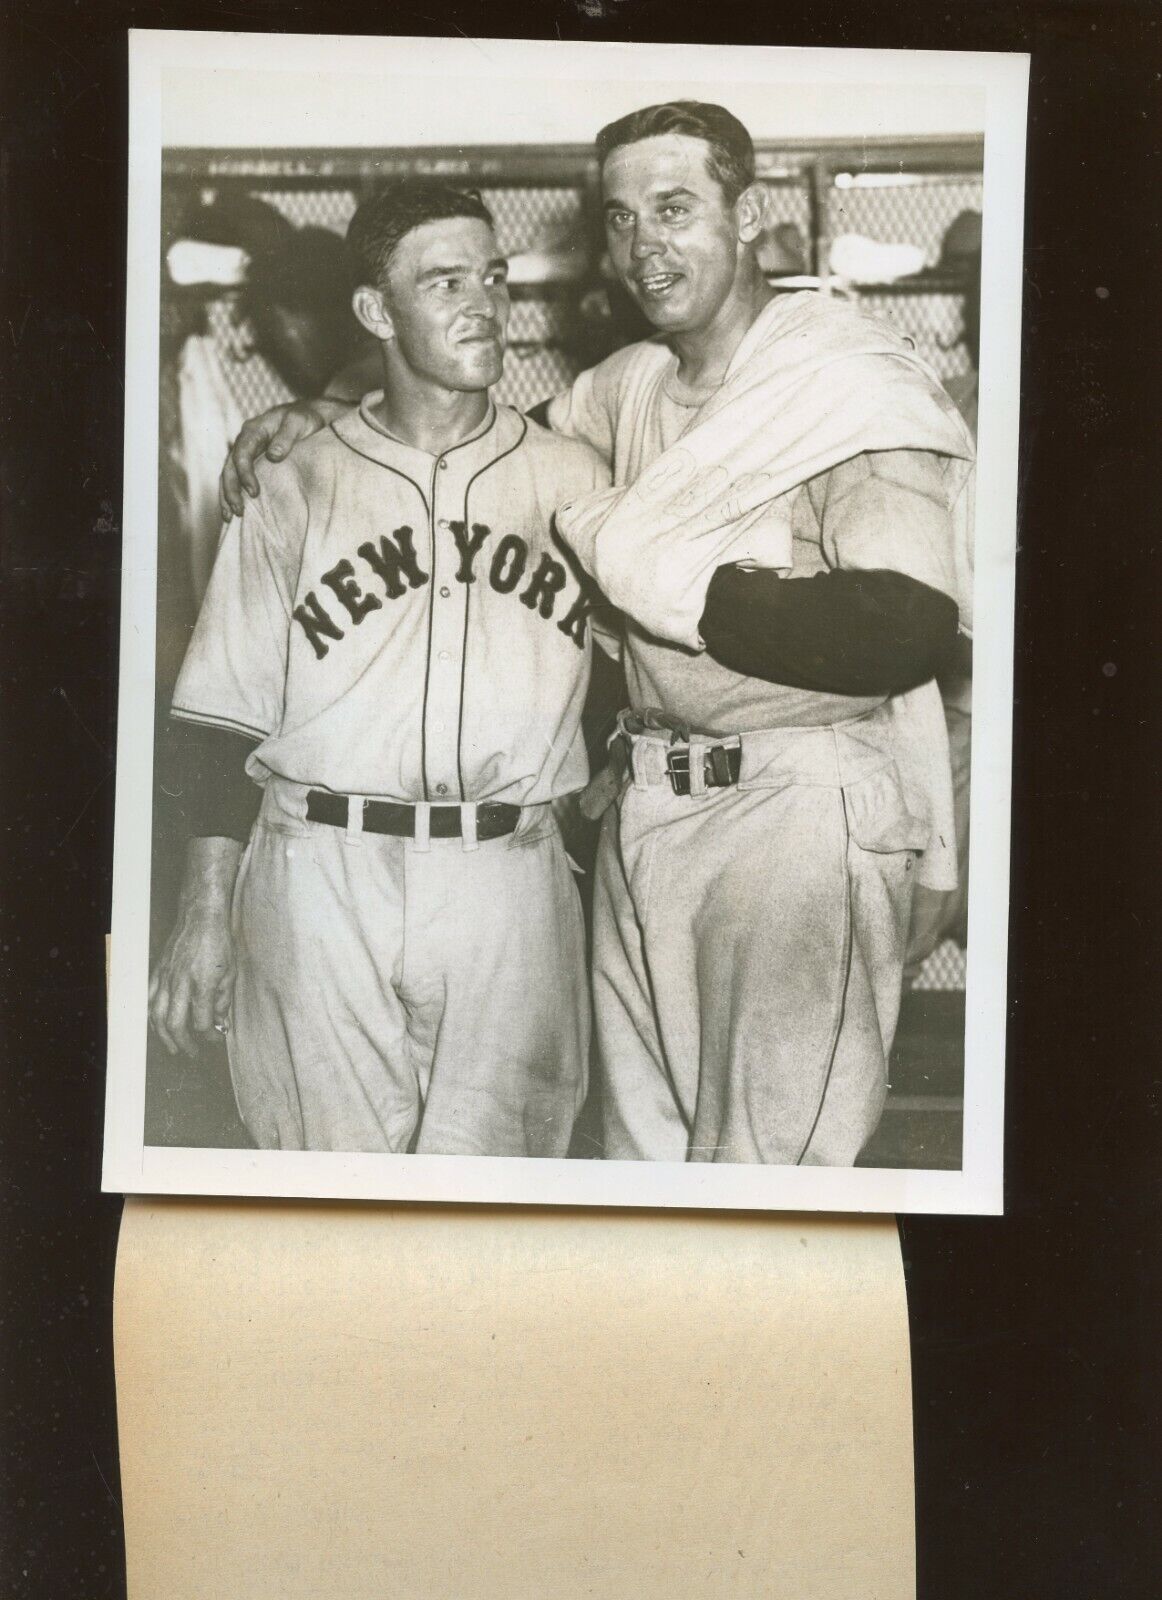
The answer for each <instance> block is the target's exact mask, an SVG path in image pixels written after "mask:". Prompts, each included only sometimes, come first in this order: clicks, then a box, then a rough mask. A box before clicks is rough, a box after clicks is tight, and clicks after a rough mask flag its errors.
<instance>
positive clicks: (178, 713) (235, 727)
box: [169, 706, 270, 739]
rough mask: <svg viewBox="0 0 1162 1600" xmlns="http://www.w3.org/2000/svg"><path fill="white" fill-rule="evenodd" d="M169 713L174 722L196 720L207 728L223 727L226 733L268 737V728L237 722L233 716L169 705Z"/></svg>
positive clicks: (260, 737) (259, 737)
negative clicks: (212, 714)
mask: <svg viewBox="0 0 1162 1600" xmlns="http://www.w3.org/2000/svg"><path fill="white" fill-rule="evenodd" d="M169 714H170V716H171V717H173V719H174V721H175V722H196V723H199V724H201V725H203V726H205V727H208V728H225V729H226V731H227V732H228V733H245V734H249V735H250V737H251V738H253V739H269V738H270V729H269V728H255V727H252V726H251V725H250V723H249V722H237V721H235V720H234V718H233V717H219V716H211V715H209V714H208V713H206V712H205V711H192V710H191V709H190V708H189V707H188V706H170V708H169Z"/></svg>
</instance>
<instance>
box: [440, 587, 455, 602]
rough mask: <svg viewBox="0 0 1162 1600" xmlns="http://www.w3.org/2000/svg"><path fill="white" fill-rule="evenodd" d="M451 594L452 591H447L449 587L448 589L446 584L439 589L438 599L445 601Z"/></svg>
mask: <svg viewBox="0 0 1162 1600" xmlns="http://www.w3.org/2000/svg"><path fill="white" fill-rule="evenodd" d="M451 593H452V591H451V589H449V587H448V585H447V584H446V583H445V584H443V585H442V586H441V588H440V598H441V599H442V600H447V599H448V598H449V597H450V595H451Z"/></svg>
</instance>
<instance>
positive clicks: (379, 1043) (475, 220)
mask: <svg viewBox="0 0 1162 1600" xmlns="http://www.w3.org/2000/svg"><path fill="white" fill-rule="evenodd" d="M348 244H349V248H350V250H351V253H352V256H353V258H354V261H355V262H356V264H357V265H358V268H359V279H360V283H361V287H360V288H359V289H357V291H356V293H355V296H354V301H353V305H354V309H355V313H356V315H357V317H358V318H359V321H360V322H361V323H362V324H363V326H364V327H365V328H366V329H367V330H368V331H369V332H370V333H371V334H372V335H373V336H374V337H375V338H376V339H378V340H379V341H380V348H381V352H382V360H383V383H384V387H383V389H382V391H380V392H378V393H373V394H370V395H368V396H367V397H366V398H365V399H364V401H363V403H362V404H361V405H360V407H359V408H358V409H357V410H354V411H351V412H350V413H349V414H347V415H346V416H344V417H343V418H341V419H340V420H338V421H336V423H335V424H334V426H333V427H331V428H328V429H326V430H324V431H323V432H321V433H320V434H318V435H317V436H316V437H315V438H314V439H312V440H311V441H310V442H309V443H307V444H305V445H304V446H303V448H302V449H301V450H298V451H297V452H296V454H295V458H294V461H293V462H292V463H291V464H290V465H289V466H288V467H287V468H285V469H282V470H279V471H273V470H271V471H268V472H265V473H264V475H263V493H262V495H261V497H260V498H259V499H257V500H254V501H252V502H251V503H249V504H248V506H247V508H246V513H245V515H244V516H243V518H242V521H241V523H240V524H235V525H234V526H233V527H232V528H231V529H230V530H229V531H228V533H227V535H226V537H225V539H224V542H223V545H222V548H221V551H220V554H219V556H218V560H217V564H216V566H215V569H214V573H213V577H212V580H211V583H210V587H209V590H208V593H207V597H206V601H205V605H204V607H203V609H202V612H201V614H200V616H199V619H198V623H197V627H196V630H195V633H194V637H193V640H192V642H191V645H190V649H189V653H188V655H187V658H186V661H185V664H184V666H183V669H182V672H181V675H180V678H179V680H178V683H177V686H176V690H175V693H174V700H173V707H172V715H173V718H174V719H175V726H176V728H177V729H178V730H180V738H179V744H180V746H181V748H182V750H183V752H184V757H183V759H184V766H185V776H184V778H183V780H182V782H183V788H184V791H185V794H186V797H187V803H188V807H189V810H190V812H191V817H192V831H193V833H194V835H195V837H194V838H193V840H192V843H191V845H190V854H189V860H188V865H187V872H186V879H185V884H184V888H183V895H182V903H181V907H180V911H179V917H178V922H177V926H176V927H175V930H174V932H173V934H172V936H171V938H170V941H169V943H168V945H167V947H166V950H165V952H164V954H163V955H162V957H161V959H160V961H159V963H158V966H157V968H156V970H155V972H154V974H153V978H152V981H151V1016H152V1020H153V1023H154V1025H155V1027H156V1029H157V1031H158V1032H159V1034H160V1036H161V1038H162V1040H163V1041H164V1042H165V1043H166V1045H167V1046H168V1047H169V1048H170V1049H171V1050H172V1049H174V1048H181V1049H186V1050H193V1049H194V1048H196V1039H197V1037H198V1036H201V1037H205V1036H206V1034H207V1032H208V1031H209V1030H210V1029H212V1028H213V1027H214V1026H215V1025H217V1026H218V1027H219V1028H223V1029H228V1044H229V1054H230V1065H231V1073H232V1077H233V1081H234V1087H235V1093H236V1096H237V1100H238V1105H239V1109H240V1111H241V1114H242V1117H243V1120H244V1122H245V1123H246V1126H247V1128H248V1130H249V1131H250V1133H251V1135H252V1137H253V1138H254V1140H255V1142H256V1143H257V1144H258V1145H259V1146H260V1147H265V1148H282V1149H304V1148H305V1149H313V1150H361V1151H407V1150H409V1149H415V1150H418V1151H421V1152H425V1153H439V1154H450V1153H453V1154H473V1155H541V1156H549V1155H564V1154H565V1152H566V1150H567V1148H568V1143H569V1136H570V1132H571V1129H572V1126H573V1121H574V1118H575V1115H576V1113H577V1111H578V1109H579V1107H580V1105H581V1102H582V1100H583V1097H584V1092H585V1082H586V1059H587V1051H588V1036H589V1008H588V997H587V990H586V981H585V970H584V931H583V926H582V920H581V915H580V908H579V904H578V899H577V893H576V888H575V885H574V883H573V879H572V875H571V872H570V868H569V864H568V860H567V857H566V855H565V851H564V847H563V845H562V842H561V838H560V834H559V832H558V829H557V826H556V823H555V821H554V817H553V812H552V804H551V803H552V802H553V801H554V800H556V799H558V798H560V797H561V796H564V795H566V794H569V793H570V792H572V791H575V790H577V789H579V788H580V787H581V786H582V785H583V784H584V783H585V781H586V777H587V764H586V756H585V749H584V742H583V739H582V734H581V728H580V716H581V709H582V704H583V701H584V696H585V691H586V686H587V682H588V674H589V649H590V645H589V634H588V614H589V610H590V599H589V596H588V594H587V593H586V591H585V589H584V587H583V585H582V583H581V581H580V579H579V575H578V573H577V571H576V569H575V568H573V567H572V566H571V564H570V559H569V558H568V556H567V555H566V554H565V553H563V552H562V550H561V548H560V547H559V546H558V545H556V544H555V543H554V539H553V514H554V510H555V508H556V506H557V505H558V504H559V503H560V502H561V501H562V500H564V499H567V498H568V497H569V496H570V495H571V494H576V493H578V492H584V491H588V490H591V489H593V488H594V487H596V486H600V485H601V484H603V483H605V482H607V481H608V473H607V470H606V468H605V466H604V464H603V463H602V462H601V461H600V459H599V458H598V457H597V456H596V455H595V454H594V452H593V451H592V450H591V449H590V448H589V447H588V446H586V445H584V444H581V443H578V442H575V441H569V440H564V439H560V438H558V437H555V436H554V435H552V434H550V433H548V432H547V431H546V430H544V429H543V428H540V427H538V426H537V425H536V424H535V423H532V422H529V421H528V420H526V419H525V418H523V417H521V416H520V415H519V414H518V413H516V412H514V411H512V410H510V409H509V408H508V407H505V406H501V405H497V404H494V403H493V402H492V401H491V399H490V397H489V394H488V386H489V384H491V383H492V382H494V381H495V380H496V379H497V378H498V377H499V375H500V371H501V363H502V356H503V345H504V335H505V327H506V322H507V317H508V293H507V289H506V284H505V263H504V261H503V260H502V259H501V258H500V256H499V254H498V251H497V246H496V241H495V237H494V234H493V230H492V222H491V217H490V216H489V213H488V212H487V210H486V209H485V207H484V206H483V204H482V203H481V202H480V201H479V199H478V198H476V197H475V196H468V195H464V194H461V193H459V192H457V191H455V190H453V189H451V188H449V187H448V186H446V185H444V184H439V183H432V182H422V181H418V180H410V181H404V182H401V183H398V184H396V185H394V186H392V187H391V188H389V189H387V190H385V191H384V192H382V193H381V194H380V195H378V196H377V197H376V198H374V199H372V200H370V201H368V202H367V203H366V204H364V205H363V206H362V207H361V208H360V209H359V211H358V212H357V213H356V215H355V217H354V218H353V220H352V223H351V226H350V229H349V233H348ZM243 764H244V765H245V775H244V774H243V771H242V769H243ZM259 804H260V809H259ZM256 809H257V810H258V814H257V819H256V820H255V819H254V812H255V810H256ZM251 824H253V826H252V825H251ZM245 840H248V842H247V843H246V845H245V849H243V841H245Z"/></svg>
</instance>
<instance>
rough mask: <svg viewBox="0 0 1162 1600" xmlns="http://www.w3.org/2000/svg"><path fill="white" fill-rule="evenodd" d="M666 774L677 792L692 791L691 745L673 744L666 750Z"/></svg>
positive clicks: (672, 787)
mask: <svg viewBox="0 0 1162 1600" xmlns="http://www.w3.org/2000/svg"><path fill="white" fill-rule="evenodd" d="M666 775H667V777H668V778H669V780H670V788H671V789H673V791H674V793H675V794H689V793H690V746H689V745H688V744H686V745H671V746H670V748H669V749H668V750H667V751H666Z"/></svg>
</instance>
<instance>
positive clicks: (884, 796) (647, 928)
mask: <svg viewBox="0 0 1162 1600" xmlns="http://www.w3.org/2000/svg"><path fill="white" fill-rule="evenodd" d="M598 154H599V158H600V161H601V178H602V188H603V194H604V203H605V216H606V231H607V240H608V245H609V251H610V257H611V260H612V262H613V265H614V267H615V269H616V271H617V273H618V276H619V277H620V279H621V281H622V283H623V284H624V285H625V287H626V289H627V290H628V291H629V293H630V294H631V296H632V297H633V298H634V300H635V301H636V302H637V304H638V305H639V307H640V308H641V310H642V311H643V312H644V313H645V315H646V316H647V317H648V318H649V320H650V321H651V322H652V323H653V325H654V326H655V327H656V328H657V329H658V330H659V332H660V333H661V334H663V335H664V336H665V337H664V339H662V340H651V341H649V342H647V343H642V344H636V345H632V346H630V347H629V348H627V349H625V350H622V351H620V352H618V353H617V354H616V355H614V356H611V357H610V358H609V359H608V360H607V361H605V362H603V363H602V364H601V365H600V366H598V367H596V368H595V369H593V370H592V371H590V372H586V373H582V374H581V376H580V377H579V378H578V379H577V381H576V382H575V384H574V385H573V387H572V389H571V390H570V391H569V392H568V393H567V394H565V395H562V396H560V397H559V398H558V399H557V400H556V401H554V402H553V403H552V405H551V406H550V407H549V411H548V417H549V421H550V423H551V426H552V427H553V428H554V429H555V430H556V431H558V432H561V433H563V434H566V435H570V436H573V437H576V438H580V439H584V440H586V441H588V443H590V444H591V445H592V446H593V447H594V448H595V449H597V450H598V451H599V452H600V454H601V455H602V456H603V458H604V459H605V460H607V461H609V462H610V463H611V466H612V469H613V477H614V484H615V487H614V488H612V489H609V490H604V491H599V492H595V493H592V494H589V495H584V496H581V497H579V498H578V499H577V500H576V501H574V502H573V503H571V504H569V505H567V506H565V507H562V510H561V514H560V518H559V521H560V526H561V531H562V534H563V536H564V537H565V538H566V539H567V540H568V542H569V543H570V544H571V545H572V546H573V548H574V550H575V551H576V553H577V555H578V557H579V559H580V560H581V562H582V564H583V565H584V566H585V567H586V569H587V570H588V571H589V572H590V573H592V574H593V575H594V576H595V578H596V579H597V581H598V583H599V584H600V586H601V587H602V589H603V590H604V591H605V593H606V594H607V596H608V597H609V598H610V599H611V600H613V601H614V602H615V604H617V605H618V606H619V607H620V608H621V610H622V611H623V613H624V616H625V629H624V636H623V661H624V665H625V670H626V677H627V681H628V686H629V694H630V701H631V710H630V711H629V712H628V713H627V714H626V715H625V716H624V717H623V718H622V725H621V729H620V731H619V734H618V735H617V737H616V738H615V740H614V742H613V745H612V748H611V754H612V756H613V762H612V766H611V769H610V771H609V772H607V773H606V774H605V775H603V776H602V777H601V778H599V779H596V780H594V785H593V786H592V788H591V790H590V798H591V799H592V800H593V802H594V804H593V807H592V809H593V810H594V811H596V810H597V809H598V808H599V805H600V801H601V793H602V791H603V792H604V798H605V799H606V800H607V801H608V800H613V801H615V802H616V803H615V804H612V805H610V807H609V809H608V812H607V815H606V817H605V822H604V825H603V830H602V838H601V849H600V852H599V860H598V871H597V883H596V889H595V905H594V934H593V937H594V946H593V986H594V1003H595V1017H596V1029H597V1043H598V1049H599V1058H600V1063H601V1068H602V1079H603V1100H604V1116H605V1150H606V1154H607V1155H608V1156H612V1157H622V1158H633V1159H647V1160H669V1161H685V1160H697V1161H753V1162H769V1163H778V1164H795V1163H799V1162H807V1163H813V1164H828V1165H846V1164H850V1163H851V1162H852V1161H854V1160H855V1158H856V1156H857V1155H858V1153H859V1151H860V1149H861V1147H862V1146H863V1144H864V1143H865V1142H866V1140H867V1138H868V1137H869V1136H870V1134H871V1133H872V1131H873V1130H874V1128H875V1126H876V1123H877V1121H878V1119H879V1116H880V1112H881V1110H882V1107H883V1102H884V1096H885V1092H886V1084H887V1062H888V1057H889V1053H890V1050H891V1044H892V1039H893V1035H894V1030H895V1024H896V1018H897V1013H898V1006H899V995H900V981H901V971H902V963H903V956H904V947H905V941H906V933H907V926H908V916H909V905H910V900H911V894H912V884H913V880H914V879H915V878H916V877H920V878H921V879H922V880H923V881H925V882H928V883H930V884H933V885H934V886H942V885H946V884H948V883H949V882H951V881H954V874H955V850H954V831H953V826H952V804H951V788H950V780H949V766H948V748H947V736H946V733H945V730H944V722H943V717H942V714H941V710H940V702H939V695H938V693H937V691H936V688H935V685H934V684H933V683H932V681H931V680H932V675H933V672H934V670H935V667H936V666H937V664H938V663H939V662H940V660H941V659H942V657H943V655H944V652H945V651H946V650H947V649H948V648H949V647H950V646H951V645H952V643H953V642H954V640H955V637H956V633H957V624H958V602H959V605H960V613H961V620H962V623H963V624H964V625H966V626H967V625H969V623H970V612H969V603H970V599H971V593H970V590H969V588H968V586H967V584H966V581H965V575H966V573H967V571H968V559H967V552H968V533H969V530H970V526H971V521H970V518H971V501H970V491H971V470H970V467H971V460H972V454H973V451H972V443H971V439H970V437H969V435H968V434H967V431H966V430H965V428H964V427H963V424H962V423H961V421H960V419H959V417H958V416H957V414H956V412H955V409H954V408H953V406H952V405H951V403H950V402H949V401H948V400H947V398H946V396H945V395H944V394H943V392H942V390H941V389H940V386H939V384H938V382H937V381H936V379H935V376H934V375H933V374H932V373H931V372H930V371H929V369H928V368H927V367H925V366H924V365H923V363H922V362H920V361H919V360H918V359H917V357H916V355H915V352H914V350H913V349H912V347H911V345H910V343H909V342H908V341H906V340H904V339H901V338H900V337H898V336H897V335H896V334H894V333H893V332H892V331H891V330H889V329H888V328H886V327H884V326H883V325H882V324H879V323H877V322H875V321H874V320H873V319H870V318H867V317H864V316H862V315H860V314H859V313H858V312H856V311H854V310H851V309H850V308H846V307H843V306H840V305H838V304H836V303H834V302H832V301H828V300H825V299H823V298H821V297H817V296H814V295H795V296H785V297H774V296H773V295H772V292H771V290H770V289H769V288H768V286H767V284H766V282H765V280H764V278H763V276H762V273H761V271H760V269H759V265H758V261H757V257H756V251H755V246H756V242H757V240H758V238H759V235H760V233H761V228H762V222H763V203H762V192H761V189H759V188H757V187H756V186H755V182H754V177H755V166H754V150H753V146H752V143H751V140H750V137H749V135H748V133H747V131H746V129H745V128H744V127H743V126H742V125H741V123H739V122H738V121H737V119H736V118H735V117H733V116H732V115H731V114H730V113H729V112H728V111H726V110H724V109H723V108H722V107H720V106H713V105H704V104H699V103H693V102H681V103H675V104H669V105H661V106H651V107H647V108H646V109H645V110H643V111H640V112H635V113H634V114H632V115H631V116H629V117H626V118H623V119H622V120H620V121H619V122H617V123H614V124H612V125H611V126H610V127H608V128H606V129H604V130H603V131H602V133H601V134H600V135H599V138H598ZM325 414H326V408H323V411H322V412H319V411H316V412H315V413H314V414H313V415H312V413H311V410H310V408H303V407H297V408H291V409H290V411H289V412H287V411H282V412H279V413H277V414H273V415H270V416H268V417H267V418H264V419H261V420H259V421H257V422H256V423H254V424H250V425H248V427H247V428H244V429H243V433H242V435H241V436H240V439H239V442H238V444H237V445H236V447H235V456H234V459H233V460H232V461H231V462H229V463H228V464H227V467H226V469H225V472H224V478H223V492H224V494H225V495H226V498H227V500H228V501H230V502H232V503H234V504H235V505H240V504H242V503H243V499H244V495H243V493H242V490H246V491H248V492H251V491H253V489H254V488H255V484H254V482H253V479H252V470H253V461H254V459H255V458H256V457H257V456H258V455H261V454H262V453H263V452H264V451H266V450H269V452H270V453H271V454H273V455H275V456H282V455H285V454H286V453H287V451H288V449H290V448H291V447H292V446H293V444H294V441H295V439H296V438H297V437H301V435H302V434H303V433H304V432H307V431H309V430H310V428H311V427H317V426H318V425H319V423H320V422H321V421H322V420H323V416H324V415H325Z"/></svg>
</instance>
